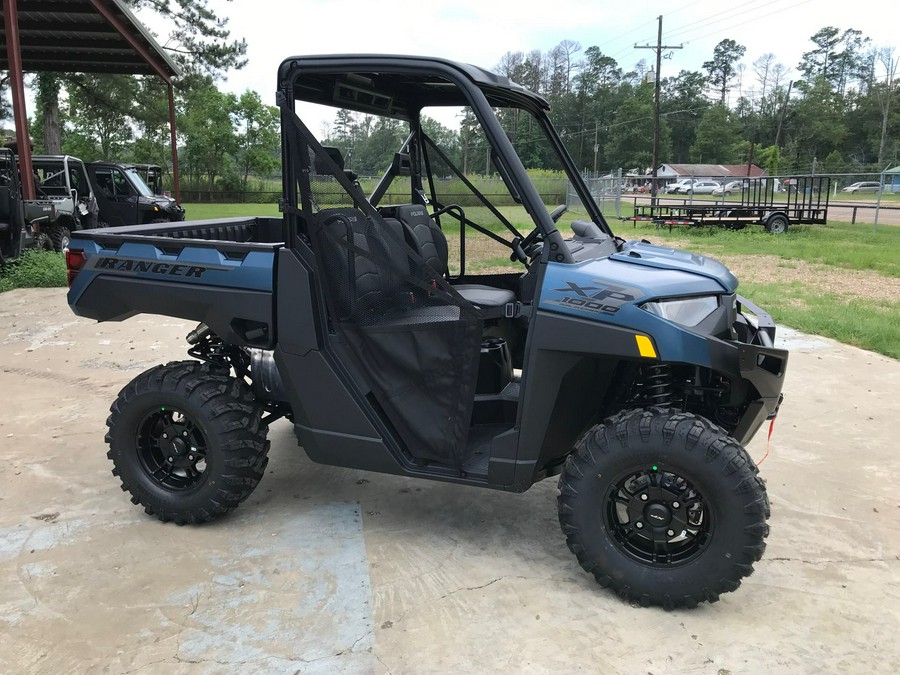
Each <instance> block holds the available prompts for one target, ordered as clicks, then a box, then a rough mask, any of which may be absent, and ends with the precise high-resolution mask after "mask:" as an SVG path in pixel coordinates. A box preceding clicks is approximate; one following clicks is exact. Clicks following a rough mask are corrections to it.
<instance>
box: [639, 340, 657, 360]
mask: <svg viewBox="0 0 900 675" xmlns="http://www.w3.org/2000/svg"><path fill="white" fill-rule="evenodd" d="M634 340H635V342H637V347H638V353H640V355H641V356H646V357H647V358H649V359H655V358H658V357H657V356H656V349H654V347H653V342H652V341H651V340H650V338H648V337H647V336H646V335H635V336H634Z"/></svg>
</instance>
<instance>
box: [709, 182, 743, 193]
mask: <svg viewBox="0 0 900 675" xmlns="http://www.w3.org/2000/svg"><path fill="white" fill-rule="evenodd" d="M743 190H744V181H742V180H733V181H731V182H730V183H725V185H720V186H719V187H717V188H715V189H714V190H713V191H712V195H713V196H715V197H721V196H722V195H725V196H726V197H727V196H728V195H730V194H731V193H733V192H742V191H743Z"/></svg>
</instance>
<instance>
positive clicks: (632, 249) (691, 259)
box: [610, 241, 738, 293]
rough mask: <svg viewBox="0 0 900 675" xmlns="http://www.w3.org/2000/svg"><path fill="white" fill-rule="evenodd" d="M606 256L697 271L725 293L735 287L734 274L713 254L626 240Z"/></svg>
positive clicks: (692, 271)
mask: <svg viewBox="0 0 900 675" xmlns="http://www.w3.org/2000/svg"><path fill="white" fill-rule="evenodd" d="M610 259H611V260H616V261H619V262H625V263H630V264H632V265H642V266H644V267H653V268H656V269H669V270H679V271H682V272H690V273H692V274H699V275H701V276H704V277H707V278H708V279H713V280H714V281H716V282H718V284H719V285H720V286H721V287H722V290H724V291H725V292H726V293H734V292H735V290H737V287H738V280H737V277H735V276H734V274H732V273H731V270H729V269H728V268H727V267H725V265H723V264H722V263H720V262H719V261H718V260H716V259H715V258H708V257H706V256H702V255H698V254H696V253H690V252H688V251H680V250H678V249H675V248H666V247H664V246H655V245H653V244H647V243H644V242H640V241H629V242H626V243H625V245H624V246H623V247H622V250H621V251H620V252H618V253H614V254H613V255H611V256H610Z"/></svg>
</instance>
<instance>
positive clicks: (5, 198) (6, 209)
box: [0, 187, 13, 223]
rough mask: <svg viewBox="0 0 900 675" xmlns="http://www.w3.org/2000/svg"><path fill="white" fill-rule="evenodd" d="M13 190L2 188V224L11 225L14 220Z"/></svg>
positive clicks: (0, 196) (0, 202)
mask: <svg viewBox="0 0 900 675" xmlns="http://www.w3.org/2000/svg"><path fill="white" fill-rule="evenodd" d="M10 192H11V190H10V189H9V188H8V187H0V222H3V223H9V222H11V221H12V219H13V213H12V203H11V202H12V200H11V199H10Z"/></svg>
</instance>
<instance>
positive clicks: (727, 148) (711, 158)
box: [691, 105, 740, 164]
mask: <svg viewBox="0 0 900 675" xmlns="http://www.w3.org/2000/svg"><path fill="white" fill-rule="evenodd" d="M738 138H740V135H739V133H738V128H737V124H736V122H735V120H734V113H732V112H731V111H730V110H729V109H728V108H726V107H724V106H720V105H714V106H711V107H710V108H708V109H707V110H706V111H705V112H704V113H703V118H702V119H701V120H700V124H698V125H697V138H696V140H695V141H694V145H692V146H691V161H693V162H697V163H702V164H730V163H732V162H734V160H735V159H736V157H735V154H736V153H735V147H734V146H735V142H736V141H737V140H738Z"/></svg>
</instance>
